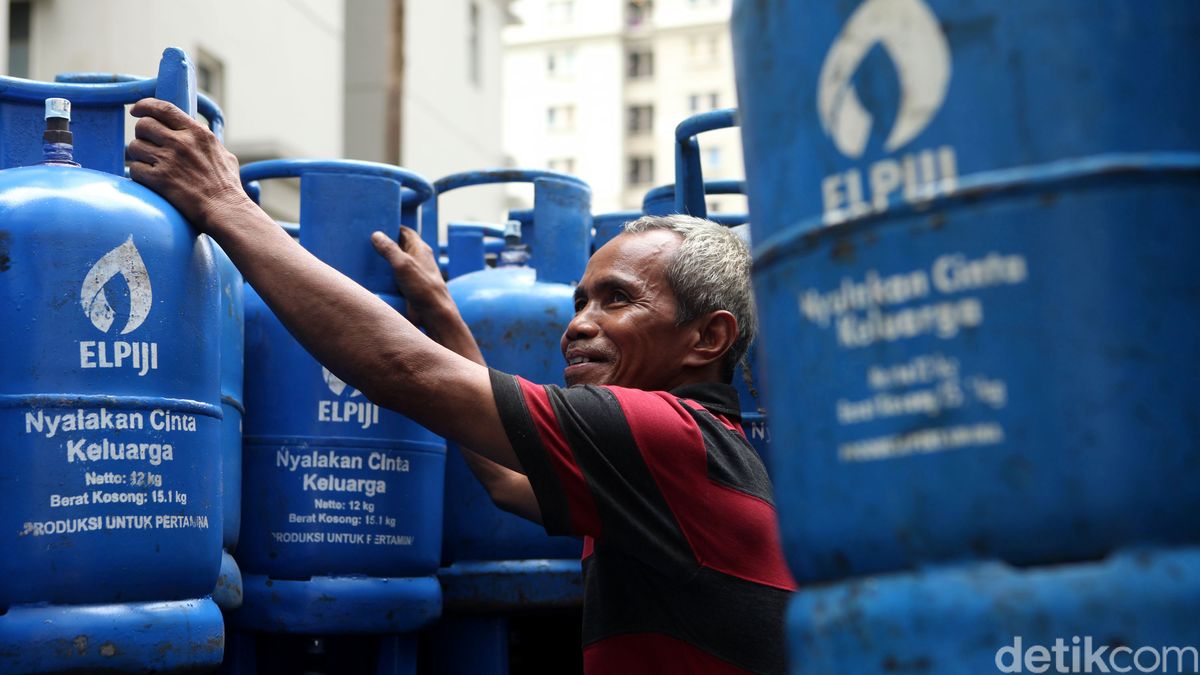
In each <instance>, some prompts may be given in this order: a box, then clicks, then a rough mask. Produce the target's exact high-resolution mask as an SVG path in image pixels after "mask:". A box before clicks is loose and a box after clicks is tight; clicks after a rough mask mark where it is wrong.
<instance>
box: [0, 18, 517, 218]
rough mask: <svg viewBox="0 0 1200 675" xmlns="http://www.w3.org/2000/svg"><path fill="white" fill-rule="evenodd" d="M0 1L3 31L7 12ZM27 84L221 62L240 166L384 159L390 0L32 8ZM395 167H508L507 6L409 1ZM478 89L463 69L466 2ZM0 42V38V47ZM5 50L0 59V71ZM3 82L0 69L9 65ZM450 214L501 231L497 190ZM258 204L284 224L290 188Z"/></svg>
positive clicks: (438, 171)
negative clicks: (184, 59)
mask: <svg viewBox="0 0 1200 675" xmlns="http://www.w3.org/2000/svg"><path fill="white" fill-rule="evenodd" d="M11 1H12V0H0V22H3V23H7V19H8V15H9V12H8V11H7V9H8V5H9V3H10V2H11ZM29 2H30V7H31V10H32V12H31V36H30V54H29V71H28V73H24V75H25V76H27V77H30V78H33V79H40V80H49V79H53V77H54V75H55V74H57V73H60V72H67V71H108V72H120V73H129V74H134V75H139V76H150V75H153V74H154V72H155V71H156V69H157V67H158V59H159V56H160V55H161V53H162V50H163V48H165V47H167V46H175V47H180V48H182V49H184V50H185V51H186V52H187V53H188V54H189V56H190V57H191V58H192V60H193V61H194V62H196V63H197V64H198V65H202V66H203V65H206V64H207V65H209V66H213V65H216V64H219V65H220V66H221V68H220V69H219V70H220V71H222V72H223V77H221V78H217V79H219V80H220V81H221V83H222V84H221V86H220V87H219V89H220V91H211V92H209V93H210V94H212V95H213V96H214V98H216V99H217V101H218V103H219V104H220V105H221V107H222V109H223V110H224V112H225V115H226V120H227V127H226V142H227V144H228V145H229V147H230V149H231V150H233V151H234V153H235V154H237V155H238V157H239V159H241V160H242V162H243V163H245V162H250V161H255V160H259V159H267V158H273V157H316V158H336V157H350V158H358V159H368V160H375V161H381V160H384V159H386V158H387V155H386V154H385V153H384V152H383V144H384V141H385V139H386V137H387V133H386V128H385V126H384V125H385V123H386V119H385V118H384V117H383V113H384V105H385V103H386V97H387V86H388V68H389V67H390V63H389V59H390V52H389V39H390V36H389V30H390V23H389V21H388V18H389V16H390V14H389V13H390V7H391V4H392V0H351V1H349V2H347V1H346V0H253V1H248V0H169V1H167V0H29ZM403 4H404V5H405V6H406V10H407V11H406V31H405V36H404V38H405V41H406V43H407V44H406V45H405V66H404V94H403V106H402V124H403V130H402V134H401V147H400V157H399V158H400V163H401V164H402V165H403V166H405V167H406V168H409V169H412V170H413V171H416V172H417V173H420V174H422V175H424V176H425V177H427V178H429V179H430V180H434V179H436V178H439V177H441V176H442V175H445V174H448V173H452V172H457V171H463V170H468V169H479V168H486V167H491V166H500V165H503V164H504V163H505V157H504V152H503V147H502V144H501V138H500V136H501V128H500V53H501V43H500V32H501V29H502V26H503V23H504V21H505V20H506V17H507V14H506V6H507V1H506V0H406V2H404V3H403ZM472 4H474V5H475V6H476V8H477V16H478V33H477V34H478V46H479V51H478V58H477V64H478V78H476V80H473V79H472V78H471V72H470V70H469V67H470V61H469V59H468V53H469V45H470V42H469V35H470V12H471V9H470V8H471V5H472ZM8 35H9V31H8V30H2V31H0V37H6V36H8ZM7 52H8V50H7V49H4V50H0V58H4V59H5V61H6V60H7V59H6V57H7ZM4 65H5V68H6V70H5V72H7V63H4ZM445 201H446V207H447V208H445V209H444V211H443V212H444V213H445V214H446V215H447V216H449V217H457V218H469V219H490V220H499V219H500V218H501V217H502V211H503V208H504V204H505V202H504V194H503V190H502V189H499V188H490V189H486V188H485V189H480V190H472V191H468V192H466V193H464V194H463V195H462V196H461V197H460V196H459V195H451V196H450V197H449V198H447V200H445ZM263 202H264V206H265V207H267V210H268V211H269V212H271V213H272V215H274V216H276V217H278V218H282V219H287V220H295V219H296V218H297V217H298V209H299V199H298V190H297V184H296V183H295V182H294V181H290V182H288V181H271V182H269V183H267V184H266V186H265V187H264V195H263Z"/></svg>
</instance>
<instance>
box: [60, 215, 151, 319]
mask: <svg viewBox="0 0 1200 675" xmlns="http://www.w3.org/2000/svg"><path fill="white" fill-rule="evenodd" d="M118 274H120V275H121V276H122V277H123V278H124V279H125V284H126V285H127V286H129V320H128V321H126V322H125V327H124V328H123V329H121V334H122V335H124V334H126V333H131V332H133V331H134V330H135V329H137V327H138V326H140V325H142V322H144V321H145V320H146V317H147V316H148V315H149V314H150V305H151V302H152V301H153V300H154V293H153V292H152V291H151V289H150V274H149V272H147V271H146V263H144V262H142V256H141V254H139V253H138V250H137V247H136V246H134V245H133V235H129V238H128V239H126V240H125V243H124V244H121V245H120V246H118V247H116V248H114V249H113V250H111V251H109V252H108V253H105V254H104V256H103V257H102V258H100V259H99V260H97V261H96V264H95V265H92V269H90V270H88V273H87V276H86V277H84V279H83V286H82V287H81V288H80V289H79V300H80V302H81V303H82V304H83V312H84V314H87V317H88V319H91V321H92V325H93V326H95V327H96V328H98V329H100V331H102V332H104V333H107V332H108V329H109V328H111V327H112V324H113V319H114V318H116V312H115V311H113V308H112V305H110V304H109V303H108V296H107V295H105V293H104V286H105V284H107V283H108V282H109V280H111V279H112V278H113V277H115V276H117V275H118Z"/></svg>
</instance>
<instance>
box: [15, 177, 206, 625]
mask: <svg viewBox="0 0 1200 675" xmlns="http://www.w3.org/2000/svg"><path fill="white" fill-rule="evenodd" d="M0 223H3V229H4V236H3V237H2V240H3V244H2V246H3V254H2V255H0V258H2V260H3V263H2V264H0V267H3V268H4V272H3V273H2V274H0V289H2V290H0V294H2V295H3V297H5V298H8V299H9V300H8V303H7V305H6V307H5V308H4V313H5V316H4V318H3V320H0V343H2V344H4V345H5V350H6V356H5V358H4V359H3V360H0V381H2V382H3V385H2V389H0V402H2V407H0V415H2V416H3V420H4V421H3V424H2V425H0V427H2V428H3V429H5V430H6V441H5V444H4V445H5V448H4V450H5V453H4V454H5V455H6V457H5V459H4V462H3V466H4V469H3V471H0V485H2V486H3V489H0V501H2V506H0V514H3V515H0V523H2V524H3V526H2V527H0V531H2V532H4V533H5V534H4V535H0V536H2V537H3V538H4V539H5V541H4V544H3V546H2V547H0V549H2V550H3V554H2V555H0V607H7V606H11V605H15V604H22V603H36V602H51V603H70V604H80V603H103V602H131V601H139V600H175V599H184V598H198V597H201V596H205V595H207V594H208V593H209V592H210V591H211V590H212V586H213V584H214V583H215V581H216V577H217V568H218V566H219V562H220V557H221V504H220V492H219V466H220V463H219V460H220V455H219V454H218V452H217V446H218V443H219V434H220V420H221V410H220V403H219V402H220V393H219V388H218V387H219V385H218V355H217V341H216V340H215V339H214V337H213V333H212V327H213V326H214V325H216V321H217V311H218V296H217V276H216V269H215V267H214V264H213V257H212V249H211V248H210V247H209V245H208V243H207V242H206V241H202V240H200V239H199V238H198V237H197V235H196V232H195V231H194V230H193V229H192V228H191V227H190V226H189V225H188V224H187V223H186V222H184V220H183V218H182V217H180V215H179V214H178V212H177V211H175V210H174V209H173V208H171V206H170V205H169V204H167V202H166V201H165V200H163V199H162V198H161V197H159V196H158V195H157V194H155V193H153V192H151V191H150V190H148V189H146V188H144V187H142V186H140V185H138V184H136V183H133V182H132V181H129V180H127V179H124V178H119V177H117V176H113V175H110V174H107V173H102V172H98V171H92V170H89V169H82V168H72V167H63V166H37V167H25V168H16V169H6V170H4V171H0Z"/></svg>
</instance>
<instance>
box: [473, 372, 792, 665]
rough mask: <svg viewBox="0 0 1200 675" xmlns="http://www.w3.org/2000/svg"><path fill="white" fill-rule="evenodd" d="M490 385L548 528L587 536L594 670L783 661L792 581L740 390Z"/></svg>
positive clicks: (587, 623)
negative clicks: (747, 432) (744, 421)
mask: <svg viewBox="0 0 1200 675" xmlns="http://www.w3.org/2000/svg"><path fill="white" fill-rule="evenodd" d="M492 390H493V392H494V394H495V398H496V405H497V407H498V408H499V410H500V417H501V419H502V420H503V421H504V426H505V430H506V431H507V433H508V438H509V440H510V441H511V443H512V446H513V449H514V450H515V451H516V453H517V456H518V457H519V458H520V460H521V465H522V467H523V468H524V469H525V472H526V474H527V475H528V476H529V480H530V483H531V484H532V485H533V490H534V493H535V494H536V496H537V500H538V504H539V506H540V507H541V511H542V520H543V522H544V523H545V526H546V531H547V532H549V533H550V534H572V535H577V536H583V537H584V547H583V568H584V620H583V646H584V668H585V670H586V671H587V672H589V673H620V674H621V675H637V674H638V673H654V674H656V675H659V674H662V673H744V672H756V673H777V672H784V671H785V655H784V649H783V645H784V640H783V620H784V610H785V608H786V605H787V601H788V599H789V597H790V594H791V591H793V590H794V589H795V582H794V581H793V580H792V577H791V574H790V573H789V572H788V569H787V566H786V564H785V562H784V559H783V551H782V547H781V545H780V541H779V527H778V523H777V522H776V517H775V507H774V505H773V502H772V496H771V485H770V481H769V479H768V478H767V472H766V469H765V468H764V467H763V464H762V461H761V460H760V459H759V457H758V455H757V454H756V453H755V452H754V450H753V449H752V448H751V447H750V444H749V443H747V441H746V438H745V436H744V435H743V434H742V431H741V427H740V426H739V422H740V419H739V409H738V401H737V393H736V392H735V391H734V389H733V388H732V387H730V386H729V385H726V384H720V383H706V384H699V385H689V386H686V387H681V388H679V389H676V390H674V391H671V392H665V391H641V390H637V389H625V388H622V387H599V386H576V387H569V388H563V387H557V386H543V385H537V384H533V383H531V382H529V381H527V380H524V379H522V378H519V377H514V376H511V375H506V374H504V373H500V372H498V371H494V370H493V371H492Z"/></svg>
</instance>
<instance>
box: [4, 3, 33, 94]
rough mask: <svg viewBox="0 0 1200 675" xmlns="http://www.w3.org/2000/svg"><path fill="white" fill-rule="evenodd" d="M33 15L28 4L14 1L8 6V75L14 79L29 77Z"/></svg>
mask: <svg viewBox="0 0 1200 675" xmlns="http://www.w3.org/2000/svg"><path fill="white" fill-rule="evenodd" d="M31 14H32V12H31V8H30V5H29V3H28V2H21V1H20V0H13V2H11V3H9V5H8V74H9V75H11V76H13V77H29V33H30V28H29V27H30V25H31V23H32V18H31V16H30V15H31Z"/></svg>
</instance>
